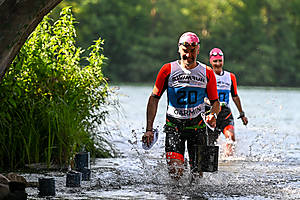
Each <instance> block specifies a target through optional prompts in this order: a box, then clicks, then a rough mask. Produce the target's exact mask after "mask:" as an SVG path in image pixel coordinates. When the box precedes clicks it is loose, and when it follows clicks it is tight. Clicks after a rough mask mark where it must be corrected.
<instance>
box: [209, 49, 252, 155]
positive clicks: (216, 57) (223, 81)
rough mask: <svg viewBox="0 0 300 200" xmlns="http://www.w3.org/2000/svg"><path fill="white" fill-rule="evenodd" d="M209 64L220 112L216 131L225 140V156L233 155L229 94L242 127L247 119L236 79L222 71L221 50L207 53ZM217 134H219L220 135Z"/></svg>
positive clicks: (232, 120)
mask: <svg viewBox="0 0 300 200" xmlns="http://www.w3.org/2000/svg"><path fill="white" fill-rule="evenodd" d="M209 62H210V64H211V66H212V68H213V70H214V73H215V75H216V79H217V88H218V95H219V100H220V105H221V110H220V113H219V115H218V119H217V126H216V130H217V131H220V132H223V134H224V136H225V137H226V139H227V141H228V142H227V144H226V149H225V155H226V156H231V155H233V150H234V149H233V147H234V146H233V145H234V142H235V135H234V119H233V116H232V112H231V110H230V107H229V96H230V94H231V97H232V100H233V102H234V103H235V105H236V107H237V109H238V111H239V112H240V116H239V117H238V118H241V119H242V121H243V124H244V125H247V124H248V119H247V117H246V116H245V112H244V111H243V109H242V104H241V100H240V97H239V96H238V93H237V82H236V77H235V75H234V74H233V73H231V72H228V71H225V70H223V65H224V54H223V52H222V50H221V49H219V48H214V49H212V50H211V51H210V53H209ZM220 132H219V133H220Z"/></svg>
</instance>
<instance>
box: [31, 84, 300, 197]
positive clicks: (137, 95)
mask: <svg viewBox="0 0 300 200" xmlns="http://www.w3.org/2000/svg"><path fill="white" fill-rule="evenodd" d="M151 89H152V87H151V86H120V87H119V89H118V90H117V93H118V94H119V95H118V96H119V100H120V103H121V108H120V109H119V111H120V112H119V113H114V114H113V115H112V116H110V118H109V119H108V121H107V124H108V130H109V131H111V133H112V135H111V136H110V137H108V139H109V140H110V141H111V142H112V143H113V144H114V146H115V148H116V149H117V150H118V152H119V153H118V157H117V158H110V159H96V160H95V162H94V163H92V165H91V168H92V179H91V181H88V182H82V186H81V187H80V188H66V187H65V179H66V175H65V173H60V172H51V173H48V174H47V176H49V177H55V180H56V194H57V195H56V196H55V198H52V199H161V200H163V199H245V200H246V199H300V145H299V144H300V124H299V121H300V112H299V109H300V103H299V99H300V90H296V89H272V88H239V91H238V92H239V96H240V97H241V100H242V105H243V108H244V110H245V112H246V116H247V117H248V119H249V124H248V126H243V125H242V122H241V121H240V120H237V119H236V118H237V116H238V111H237V109H236V108H235V106H234V105H233V104H232V105H231V108H232V111H233V115H234V118H235V129H236V140H237V144H236V152H235V155H234V156H233V157H225V156H224V155H223V148H224V145H225V142H226V141H225V139H224V136H223V135H221V136H220V138H219V140H218V145H219V146H220V150H221V152H220V157H219V171H218V172H217V173H205V174H204V177H203V178H202V179H197V180H195V182H193V183H190V182H189V178H190V177H189V173H188V172H189V169H188V167H186V173H185V174H184V176H183V177H182V179H181V180H180V181H179V182H176V181H173V180H171V179H170V178H169V176H168V174H167V169H166V162H165V154H164V134H163V133H162V132H161V130H162V127H163V125H164V118H165V111H166V97H165V95H164V96H163V97H162V99H161V100H160V103H159V108H158V113H157V117H156V120H155V124H154V126H155V127H157V128H158V129H159V130H160V135H159V141H158V142H157V143H156V144H155V145H154V147H153V148H152V149H151V150H150V151H145V150H143V149H142V148H141V141H140V139H141V136H142V134H143V131H144V129H145V116H146V114H145V112H146V105H147V100H148V97H149V95H150V93H151ZM112 111H113V109H112ZM114 112H115V111H114ZM106 129H107V128H106ZM106 129H104V128H102V127H100V128H99V130H101V131H105V130H106ZM186 156H187V155H186ZM25 176H26V178H27V179H29V180H30V181H37V178H38V177H45V175H44V174H43V175H39V174H25ZM27 193H28V194H29V199H41V198H39V197H38V190H37V189H35V188H29V189H27Z"/></svg>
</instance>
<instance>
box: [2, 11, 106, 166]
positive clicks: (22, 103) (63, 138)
mask: <svg viewBox="0 0 300 200" xmlns="http://www.w3.org/2000/svg"><path fill="white" fill-rule="evenodd" d="M75 23H76V21H75V19H74V17H73V15H72V13H71V8H70V7H66V8H64V9H62V11H61V13H60V18H59V19H58V20H57V21H55V22H53V20H52V19H51V18H50V17H49V16H46V17H45V18H44V19H43V21H42V22H41V23H40V24H39V25H38V27H37V28H36V30H35V31H34V32H33V33H32V34H31V35H30V37H29V38H28V40H27V41H26V43H25V44H24V46H23V47H22V49H21V50H20V53H19V54H18V55H17V57H16V58H15V60H14V62H13V64H12V66H11V67H10V70H9V71H8V73H7V74H6V77H5V79H4V80H3V82H2V83H1V85H0V143H1V145H0V169H1V168H9V169H12V168H19V167H24V166H25V165H26V164H31V163H37V162H43V163H47V164H48V165H50V164H51V163H55V164H59V165H60V166H65V165H67V164H68V163H69V159H70V158H71V157H72V155H73V154H74V153H75V152H77V151H81V150H87V151H91V152H93V151H95V150H96V149H95V143H96V141H94V140H93V139H94V138H93V134H95V133H94V132H93V131H94V130H95V129H94V128H95V126H98V125H99V124H101V123H102V122H103V121H104V119H105V116H106V114H107V111H106V110H105V109H103V107H105V105H107V103H108V102H107V97H108V94H109V92H108V89H109V88H108V83H107V82H106V79H105V77H104V76H103V74H102V66H103V64H104V61H105V59H106V58H105V57H104V55H103V54H102V53H101V52H102V51H103V48H102V45H103V42H104V41H103V40H102V39H101V38H99V39H98V40H96V41H95V42H94V44H93V45H92V46H91V47H90V48H89V49H88V50H89V51H90V53H89V56H88V57H84V58H82V57H81V53H82V52H83V50H82V49H81V48H79V47H76V45H75V38H76V31H75V27H74V24H75ZM83 61H84V62H83ZM81 63H86V65H84V66H83V65H82V64H81ZM100 108H101V109H100ZM96 110H101V111H100V112H95V111H96ZM97 145H98V144H97Z"/></svg>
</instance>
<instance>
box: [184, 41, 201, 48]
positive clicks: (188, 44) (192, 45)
mask: <svg viewBox="0 0 300 200" xmlns="http://www.w3.org/2000/svg"><path fill="white" fill-rule="evenodd" d="M198 44H199V43H198V42H192V43H189V42H182V43H179V46H180V45H183V46H185V47H187V48H188V47H190V46H191V47H196V46H197V45H198Z"/></svg>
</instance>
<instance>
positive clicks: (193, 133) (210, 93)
mask: <svg viewBox="0 0 300 200" xmlns="http://www.w3.org/2000/svg"><path fill="white" fill-rule="evenodd" d="M199 42H200V41H199V38H198V36H197V35H196V34H195V33H192V32H186V33H184V34H183V35H182V36H181V37H180V39H179V42H178V52H179V54H180V60H176V61H173V62H171V63H167V64H164V65H163V66H162V68H161V69H160V71H159V73H158V75H157V78H156V82H155V85H154V88H153V90H152V94H151V95H150V97H149V100H148V105H147V114H146V115H147V126H146V132H145V133H144V135H143V138H142V140H143V142H145V143H147V144H150V142H151V141H152V140H153V122H154V118H155V115H156V112H157V106H158V102H159V99H160V97H161V96H162V94H163V93H164V91H167V99H168V106H167V112H166V125H165V129H164V132H165V133H166V139H165V151H166V159H167V164H168V166H169V174H170V175H171V177H172V178H174V179H176V180H178V179H179V178H180V177H181V175H182V174H183V168H184V167H183V166H184V153H185V142H186V141H187V149H188V155H189V162H190V165H191V170H192V171H193V170H194V171H195V172H197V173H198V172H199V170H198V169H196V167H197V166H196V162H195V148H194V147H195V145H205V144H204V143H205V141H206V140H205V136H206V134H205V129H206V128H205V123H204V122H203V120H202V118H201V113H204V112H205V102H204V98H205V97H208V98H209V100H210V102H211V105H212V109H211V113H210V114H209V115H208V116H207V118H206V121H207V122H208V123H209V124H210V125H211V126H212V127H215V126H216V117H217V114H218V113H219V109H220V104H219V100H218V93H217V85H216V78H215V74H214V72H213V70H212V69H211V68H210V67H209V66H206V65H205V64H202V63H200V62H197V61H196V58H197V55H198V54H199ZM199 175H200V176H201V175H202V172H201V171H200V172H199Z"/></svg>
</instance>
